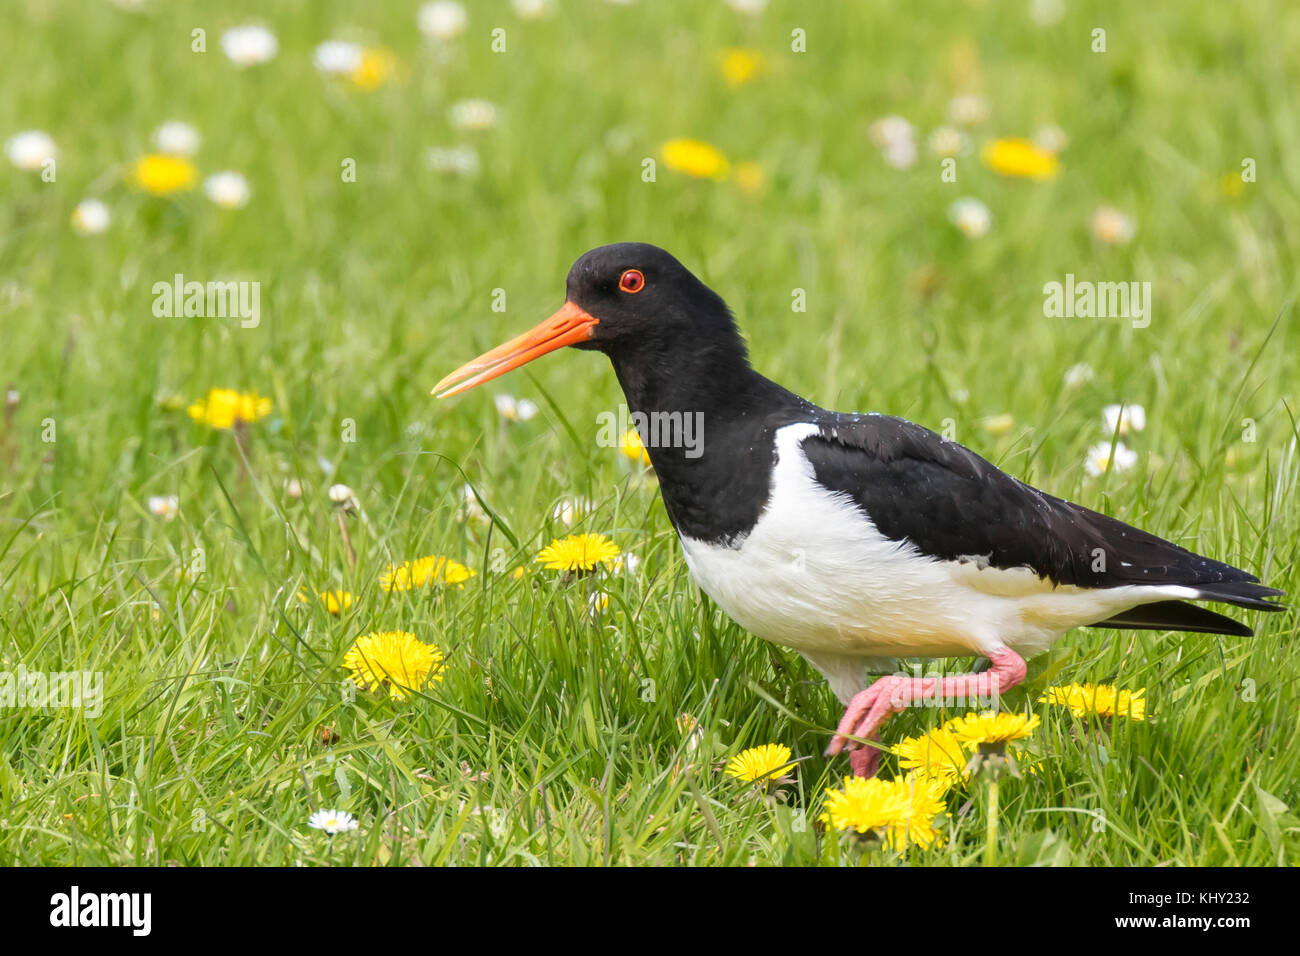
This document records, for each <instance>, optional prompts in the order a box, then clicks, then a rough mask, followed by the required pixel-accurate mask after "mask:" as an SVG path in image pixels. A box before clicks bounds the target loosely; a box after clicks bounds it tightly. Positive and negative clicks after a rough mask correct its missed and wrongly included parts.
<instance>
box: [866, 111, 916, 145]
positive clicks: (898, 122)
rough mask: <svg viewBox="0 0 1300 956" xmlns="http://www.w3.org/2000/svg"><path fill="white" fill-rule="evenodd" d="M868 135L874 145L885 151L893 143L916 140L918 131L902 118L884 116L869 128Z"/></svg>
mask: <svg viewBox="0 0 1300 956" xmlns="http://www.w3.org/2000/svg"><path fill="white" fill-rule="evenodd" d="M867 135H868V136H870V137H871V141H872V142H873V143H875V144H876V145H877V146H879V147H880V148H881V149H884V148H885V147H886V146H889V145H890V144H892V143H902V142H911V141H913V140H915V139H916V130H915V129H913V127H912V124H911V123H909V122H908V121H907V120H905V119H903V117H901V116H883V117H881V118H880V119H878V120H876V121H875V122H874V123H872V124H871V125H870V126H869V127H867Z"/></svg>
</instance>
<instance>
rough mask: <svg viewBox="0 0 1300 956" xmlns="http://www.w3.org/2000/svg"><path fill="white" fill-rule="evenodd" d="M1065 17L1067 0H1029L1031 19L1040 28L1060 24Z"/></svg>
mask: <svg viewBox="0 0 1300 956" xmlns="http://www.w3.org/2000/svg"><path fill="white" fill-rule="evenodd" d="M1064 16H1065V0H1029V19H1031V20H1033V21H1034V22H1035V23H1037V24H1038V25H1039V26H1040V27H1050V26H1052V25H1053V24H1056V23H1060V22H1061V19H1062V18H1063V17H1064Z"/></svg>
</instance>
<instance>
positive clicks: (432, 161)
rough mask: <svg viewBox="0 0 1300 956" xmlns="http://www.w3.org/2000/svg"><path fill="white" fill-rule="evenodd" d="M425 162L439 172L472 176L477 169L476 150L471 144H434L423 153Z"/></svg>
mask: <svg viewBox="0 0 1300 956" xmlns="http://www.w3.org/2000/svg"><path fill="white" fill-rule="evenodd" d="M425 162H427V163H428V164H429V168H430V169H434V170H437V171H438V172H440V173H457V174H459V175H461V176H474V175H476V174H477V173H478V171H479V161H478V150H476V149H475V148H474V147H473V146H451V147H441V146H435V147H434V148H433V149H431V150H429V152H428V153H426V154H425Z"/></svg>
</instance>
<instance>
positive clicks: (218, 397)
mask: <svg viewBox="0 0 1300 956" xmlns="http://www.w3.org/2000/svg"><path fill="white" fill-rule="evenodd" d="M186 412H187V413H188V414H189V416H190V418H192V419H194V420H195V421H196V422H200V423H202V424H204V425H208V426H210V427H212V428H219V429H223V430H224V429H228V428H234V427H235V424H236V423H237V422H245V423H247V424H252V423H253V422H258V421H261V420H262V419H263V418H265V417H266V416H267V415H269V414H271V400H270V399H269V398H265V397H264V396H261V395H258V394H257V393H256V392H238V391H236V390H235V389H233V388H213V389H209V390H208V394H207V397H206V398H199V399H196V400H195V401H194V402H193V404H191V405H190V406H189V408H187V409H186Z"/></svg>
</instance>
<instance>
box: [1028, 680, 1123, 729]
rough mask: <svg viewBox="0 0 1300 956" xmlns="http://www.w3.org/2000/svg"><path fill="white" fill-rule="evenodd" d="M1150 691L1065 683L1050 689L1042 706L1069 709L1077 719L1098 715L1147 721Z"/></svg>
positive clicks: (1109, 685)
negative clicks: (1148, 693)
mask: <svg viewBox="0 0 1300 956" xmlns="http://www.w3.org/2000/svg"><path fill="white" fill-rule="evenodd" d="M1146 692H1147V689H1146V688H1145V687H1143V688H1142V689H1141V690H1120V689H1119V688H1117V687H1116V686H1115V685H1114V684H1096V685H1094V684H1066V685H1064V686H1056V687H1049V688H1047V693H1045V694H1044V695H1043V696H1042V697H1040V698H1038V700H1039V702H1040V703H1046V704H1055V705H1056V706H1058V707H1068V708H1069V709H1070V713H1072V714H1074V716H1075V717H1086V716H1087V715H1089V714H1096V715H1097V716H1098V717H1128V718H1130V719H1131V720H1146V716H1147V702H1146V698H1145V696H1144V695H1145V694H1146Z"/></svg>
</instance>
